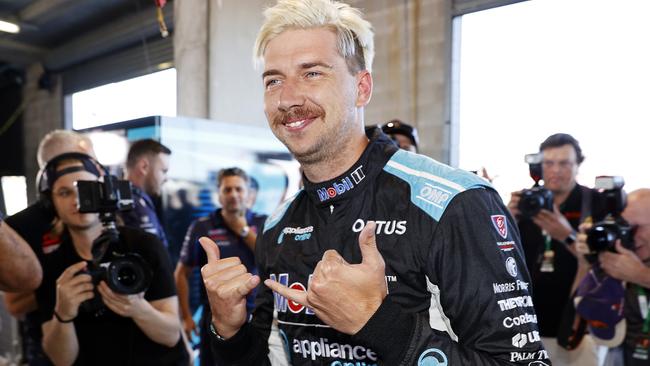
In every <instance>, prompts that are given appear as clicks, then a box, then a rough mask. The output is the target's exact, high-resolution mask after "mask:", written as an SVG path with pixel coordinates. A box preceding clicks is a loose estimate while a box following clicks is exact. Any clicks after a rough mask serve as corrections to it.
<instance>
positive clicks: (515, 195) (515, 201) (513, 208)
mask: <svg viewBox="0 0 650 366" xmlns="http://www.w3.org/2000/svg"><path fill="white" fill-rule="evenodd" d="M520 200H521V191H514V192H512V193H511V194H510V202H508V210H510V214H511V215H512V217H517V216H519V215H520V214H521V212H519V201H520Z"/></svg>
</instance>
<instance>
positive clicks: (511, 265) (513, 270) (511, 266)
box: [506, 257, 517, 277]
mask: <svg viewBox="0 0 650 366" xmlns="http://www.w3.org/2000/svg"><path fill="white" fill-rule="evenodd" d="M506 269H507V270H508V273H510V275H511V276H512V277H517V261H515V259H514V258H512V257H508V259H506Z"/></svg>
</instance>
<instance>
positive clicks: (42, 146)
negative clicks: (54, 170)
mask: <svg viewBox="0 0 650 366" xmlns="http://www.w3.org/2000/svg"><path fill="white" fill-rule="evenodd" d="M68 152H80V153H84V154H87V155H90V156H92V157H95V151H94V149H93V143H92V141H91V140H90V138H88V136H86V135H82V134H80V133H78V132H74V131H67V130H54V131H50V132H49V133H48V134H47V135H45V137H43V138H42V139H41V142H40V143H39V144H38V152H37V153H36V159H37V160H38V166H39V167H40V168H43V167H44V166H45V164H47V162H48V161H49V160H50V159H52V158H54V157H56V156H58V155H61V154H63V153H68Z"/></svg>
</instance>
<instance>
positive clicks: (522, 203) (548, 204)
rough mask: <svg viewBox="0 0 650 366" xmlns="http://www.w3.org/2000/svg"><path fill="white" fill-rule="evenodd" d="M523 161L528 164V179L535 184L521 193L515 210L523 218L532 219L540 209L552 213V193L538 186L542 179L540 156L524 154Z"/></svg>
mask: <svg viewBox="0 0 650 366" xmlns="http://www.w3.org/2000/svg"><path fill="white" fill-rule="evenodd" d="M524 161H525V162H526V163H527V164H528V171H529V173H530V177H531V178H532V179H533V180H534V181H535V184H534V185H533V187H532V188H530V189H524V190H523V191H521V197H520V199H519V204H518V205H517V208H518V209H519V212H520V213H521V215H522V216H523V217H527V218H530V217H533V216H535V215H537V214H538V213H539V211H541V210H542V209H545V210H549V211H553V192H551V191H549V190H548V189H546V188H544V187H542V186H540V184H539V181H540V180H541V179H542V154H541V153H537V154H526V156H525V157H524Z"/></svg>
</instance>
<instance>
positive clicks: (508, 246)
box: [497, 240, 515, 252]
mask: <svg viewBox="0 0 650 366" xmlns="http://www.w3.org/2000/svg"><path fill="white" fill-rule="evenodd" d="M497 245H498V246H499V249H501V250H502V251H504V252H509V251H511V250H513V249H515V242H514V241H512V240H509V241H498V242H497Z"/></svg>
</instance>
